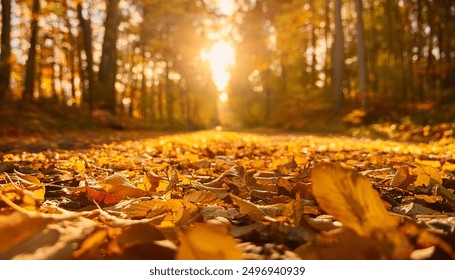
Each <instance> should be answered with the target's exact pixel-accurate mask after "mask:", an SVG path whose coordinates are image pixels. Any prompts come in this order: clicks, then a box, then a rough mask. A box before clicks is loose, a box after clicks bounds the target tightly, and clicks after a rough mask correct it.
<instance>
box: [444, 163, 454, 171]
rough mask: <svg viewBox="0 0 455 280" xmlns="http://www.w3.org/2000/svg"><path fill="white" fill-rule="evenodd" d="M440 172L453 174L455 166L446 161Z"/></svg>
mask: <svg viewBox="0 0 455 280" xmlns="http://www.w3.org/2000/svg"><path fill="white" fill-rule="evenodd" d="M442 170H448V171H452V172H454V171H455V164H454V163H450V162H448V161H446V162H445V163H444V165H443V166H442Z"/></svg>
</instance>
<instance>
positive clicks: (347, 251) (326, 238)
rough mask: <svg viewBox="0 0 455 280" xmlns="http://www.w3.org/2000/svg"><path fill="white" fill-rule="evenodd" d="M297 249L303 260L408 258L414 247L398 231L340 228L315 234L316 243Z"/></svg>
mask: <svg viewBox="0 0 455 280" xmlns="http://www.w3.org/2000/svg"><path fill="white" fill-rule="evenodd" d="M398 244H399V246H398ZM295 252H296V253H297V254H298V255H300V256H301V257H302V258H303V259H325V260H381V259H407V258H409V255H410V254H411V247H410V246H409V243H408V241H407V239H406V237H405V236H404V235H403V234H401V233H399V232H397V231H391V232H387V231H380V232H377V233H374V234H373V236H371V237H365V236H359V235H357V234H356V233H355V232H353V231H351V230H349V229H344V228H339V229H334V230H331V231H327V232H326V231H324V232H322V233H321V234H318V235H316V237H315V241H314V242H312V243H309V244H304V245H301V246H299V247H298V248H296V250H295Z"/></svg>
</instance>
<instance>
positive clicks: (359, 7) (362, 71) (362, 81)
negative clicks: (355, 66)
mask: <svg viewBox="0 0 455 280" xmlns="http://www.w3.org/2000/svg"><path fill="white" fill-rule="evenodd" d="M355 7H356V11H357V36H358V37H357V48H358V61H359V90H360V92H359V93H360V98H361V106H362V108H366V107H367V105H368V99H367V95H366V92H365V88H366V65H365V35H364V30H363V3H362V0H356V1H355Z"/></svg>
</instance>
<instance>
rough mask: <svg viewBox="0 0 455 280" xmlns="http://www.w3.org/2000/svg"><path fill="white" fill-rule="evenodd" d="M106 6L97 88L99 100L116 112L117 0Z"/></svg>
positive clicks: (110, 0)
mask: <svg viewBox="0 0 455 280" xmlns="http://www.w3.org/2000/svg"><path fill="white" fill-rule="evenodd" d="M106 5H107V7H106V21H105V23H104V27H105V33H104V41H103V52H102V55H101V63H100V71H99V73H98V90H99V94H100V95H101V96H100V99H101V102H103V103H105V104H103V105H105V106H106V109H108V110H109V111H110V112H111V113H113V114H115V113H116V103H117V102H116V93H115V81H116V73H117V66H116V64H117V63H116V62H117V46H116V45H117V37H118V26H119V23H120V13H119V8H118V5H119V0H108V1H107V4H106Z"/></svg>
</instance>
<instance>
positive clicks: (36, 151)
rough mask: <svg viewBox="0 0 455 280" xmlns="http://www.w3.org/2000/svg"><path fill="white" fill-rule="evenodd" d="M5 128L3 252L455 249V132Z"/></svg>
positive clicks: (64, 255)
mask: <svg viewBox="0 0 455 280" xmlns="http://www.w3.org/2000/svg"><path fill="white" fill-rule="evenodd" d="M449 136H450V135H447V136H446V137H441V138H440V139H437V140H434V141H427V142H410V141H404V140H386V139H372V138H359V137H356V138H354V137H347V136H335V135H332V136H330V135H326V136H324V135H318V136H316V135H309V134H301V133H292V134H289V133H251V132H250V133H247V132H229V131H216V130H210V131H200V132H192V133H174V134H165V133H158V132H145V131H136V132H134V131H117V132H112V131H103V132H99V133H98V132H96V131H90V132H84V133H82V132H80V131H79V132H77V131H76V132H65V133H57V132H55V131H54V132H48V133H40V134H29V135H20V136H19V135H12V134H11V135H9V136H8V135H7V134H4V136H2V137H1V138H0V240H2V242H1V244H0V259H455V195H454V191H455V154H454V153H455V140H454V139H453V138H452V137H449Z"/></svg>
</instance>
